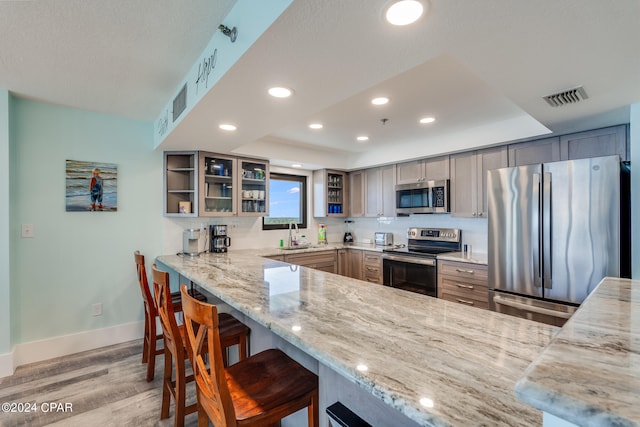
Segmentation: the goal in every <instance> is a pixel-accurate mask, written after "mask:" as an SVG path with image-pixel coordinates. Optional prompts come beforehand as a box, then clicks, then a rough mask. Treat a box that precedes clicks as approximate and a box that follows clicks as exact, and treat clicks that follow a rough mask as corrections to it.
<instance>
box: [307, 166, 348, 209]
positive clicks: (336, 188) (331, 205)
mask: <svg viewBox="0 0 640 427" xmlns="http://www.w3.org/2000/svg"><path fill="white" fill-rule="evenodd" d="M348 200H349V199H348V185H347V173H346V172H342V171H336V170H326V169H321V170H317V171H315V172H314V173H313V216H315V217H346V216H348V215H349V205H348Z"/></svg>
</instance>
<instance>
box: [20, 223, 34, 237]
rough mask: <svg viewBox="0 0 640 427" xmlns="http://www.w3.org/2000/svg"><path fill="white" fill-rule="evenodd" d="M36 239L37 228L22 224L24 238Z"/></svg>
mask: <svg viewBox="0 0 640 427" xmlns="http://www.w3.org/2000/svg"><path fill="white" fill-rule="evenodd" d="M32 237H36V234H35V227H34V226H33V224H22V238H23V239H25V238H32Z"/></svg>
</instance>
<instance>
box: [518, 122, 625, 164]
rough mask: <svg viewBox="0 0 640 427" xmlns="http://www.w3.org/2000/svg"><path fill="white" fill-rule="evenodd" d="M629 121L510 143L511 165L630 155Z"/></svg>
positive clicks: (623, 157) (621, 157)
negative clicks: (606, 126) (617, 124)
mask: <svg viewBox="0 0 640 427" xmlns="http://www.w3.org/2000/svg"><path fill="white" fill-rule="evenodd" d="M627 139H628V137H627V125H620V126H612V127H608V128H602V129H594V130H590V131H586V132H578V133H572V134H569V135H562V136H554V137H551V138H544V139H537V140H535V141H528V142H521V143H517V144H510V145H509V166H523V165H533V164H538V163H548V162H557V161H560V160H577V159H586V158H590V157H600V156H611V155H616V154H617V155H619V156H620V160H628V159H629V144H628V141H627Z"/></svg>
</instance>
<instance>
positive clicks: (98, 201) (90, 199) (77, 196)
mask: <svg viewBox="0 0 640 427" xmlns="http://www.w3.org/2000/svg"><path fill="white" fill-rule="evenodd" d="M66 175H67V186H66V191H67V194H66V206H67V212H115V211H117V210H118V192H117V189H118V185H117V184H118V166H117V165H114V164H111V163H99V162H83V161H79V160H67V174H66Z"/></svg>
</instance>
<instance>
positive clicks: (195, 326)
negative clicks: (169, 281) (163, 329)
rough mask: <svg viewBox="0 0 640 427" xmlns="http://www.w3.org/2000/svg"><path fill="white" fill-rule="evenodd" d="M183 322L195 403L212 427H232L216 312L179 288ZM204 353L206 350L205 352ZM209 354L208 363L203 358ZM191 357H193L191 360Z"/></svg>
mask: <svg viewBox="0 0 640 427" xmlns="http://www.w3.org/2000/svg"><path fill="white" fill-rule="evenodd" d="M180 292H181V293H182V310H183V312H184V319H185V320H184V323H185V328H186V330H187V337H188V341H189V345H190V349H189V350H190V351H189V354H190V356H192V359H191V364H192V365H193V369H194V376H195V380H196V388H197V393H198V403H199V404H200V406H201V407H202V409H203V410H205V412H206V413H207V414H208V415H209V418H210V419H211V421H212V422H213V425H215V426H225V427H229V426H235V425H236V414H235V410H234V407H233V401H232V400H231V394H230V392H229V387H228V385H227V379H226V375H225V369H224V364H223V361H222V349H221V346H220V335H219V332H218V310H217V308H216V306H215V305H211V304H207V303H204V302H200V301H198V300H196V299H195V298H192V297H191V296H190V295H189V294H188V293H187V287H186V286H185V285H182V286H181V287H180ZM207 350H208V351H207ZM203 353H209V359H210V362H211V363H210V364H209V368H207V363H206V361H205V359H204V357H203ZM193 355H195V357H193Z"/></svg>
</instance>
